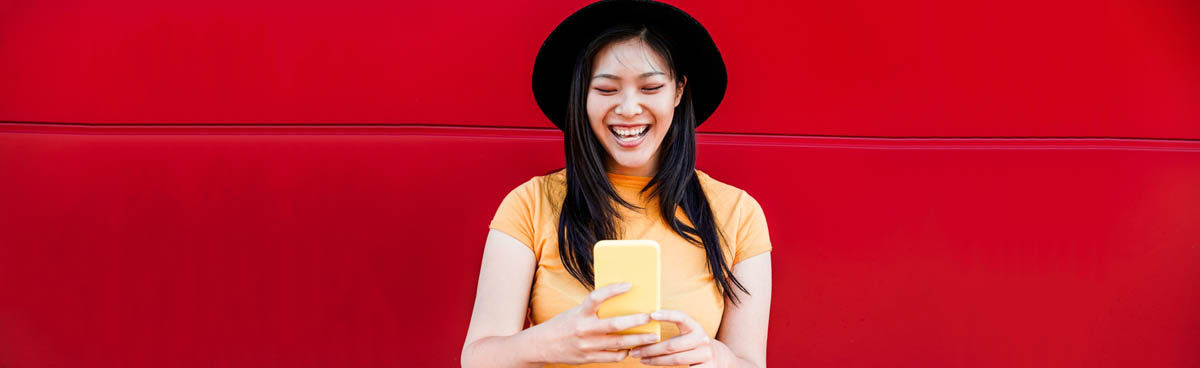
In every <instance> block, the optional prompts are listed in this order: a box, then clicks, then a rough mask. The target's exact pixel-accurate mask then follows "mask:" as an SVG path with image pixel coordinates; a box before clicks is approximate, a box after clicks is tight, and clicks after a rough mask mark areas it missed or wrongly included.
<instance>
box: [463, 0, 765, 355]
mask: <svg viewBox="0 0 1200 368" xmlns="http://www.w3.org/2000/svg"><path fill="white" fill-rule="evenodd" d="M533 79H534V85H533V88H534V95H535V97H536V99H537V101H538V105H539V106H540V107H541V108H542V111H543V112H544V113H545V114H546V116H547V117H548V118H550V120H551V121H553V122H554V123H555V124H556V125H558V127H559V128H560V129H562V130H563V131H564V133H565V136H564V146H563V148H564V154H565V155H566V167H565V168H564V169H562V170H558V171H554V172H551V173H549V174H546V175H542V176H536V177H534V178H532V179H530V180H529V181H527V182H525V183H524V184H522V185H520V186H519V187H517V188H516V189H514V190H513V191H512V192H510V193H509V194H508V196H507V197H505V198H504V200H503V201H502V202H501V204H500V208H499V209H498V210H497V212H496V215H495V217H494V218H493V220H492V222H491V225H490V227H491V230H490V232H489V233H488V237H487V242H486V244H485V245H484V251H483V264H482V267H481V269H480V275H479V286H478V289H477V293H476V296H475V308H474V311H473V313H472V316H471V323H470V328H469V330H468V331H467V337H466V341H465V343H464V345H463V353H462V365H463V366H464V367H540V366H545V365H549V366H559V365H574V364H588V363H594V365H592V364H589V365H588V366H596V367H629V366H643V365H655V366H662V365H667V366H671V365H676V366H679V365H682V366H688V365H691V366H700V367H763V366H765V365H766V342H767V321H768V315H769V311H770V302H771V259H770V250H771V243H770V237H769V236H768V232H767V224H766V219H765V217H764V215H763V212H762V209H761V207H760V206H759V205H758V203H757V202H756V201H755V200H754V198H752V197H751V196H750V195H748V194H746V192H745V191H743V190H741V189H738V188H735V187H733V186H730V185H728V184H725V183H722V182H720V181H717V180H715V179H713V178H712V177H710V176H708V175H707V174H705V173H704V172H702V171H700V170H697V169H696V168H695V165H696V130H695V129H696V126H697V125H699V124H700V123H702V122H703V121H704V120H705V119H707V118H708V117H709V116H710V115H711V114H712V113H713V111H714V110H716V107H717V105H718V104H720V101H721V99H722V98H723V96H724V92H725V83H726V73H725V66H724V62H723V61H722V60H721V56H720V53H719V52H718V51H717V48H716V45H715V44H714V43H713V41H712V39H711V37H710V36H709V35H708V32H707V31H706V30H705V29H704V27H703V26H701V25H700V24H699V23H698V22H697V21H696V20H695V19H693V18H692V17H691V16H689V15H688V14H687V13H684V12H683V11H682V10H679V9H677V8H675V7H672V6H670V5H666V4H663V3H657V2H650V1H629V0H624V1H601V2H598V3H594V4H592V5H589V6H587V7H584V8H583V9H580V10H579V11H577V12H575V13H574V14H572V15H571V16H570V17H568V18H567V19H566V20H564V21H563V22H562V23H561V24H559V26H558V27H557V28H555V30H554V32H552V33H551V34H550V36H549V37H547V39H546V42H545V43H544V44H543V46H542V49H541V50H540V51H539V52H538V57H537V60H536V61H535V63H534V75H533ZM603 239H653V240H655V241H657V242H659V244H660V246H661V247H662V248H661V251H662V260H663V264H662V286H661V289H662V290H661V292H662V304H663V307H664V308H663V310H660V311H656V312H654V313H651V314H637V315H629V316H621V317H614V318H607V319H599V318H597V316H596V308H597V306H598V305H599V304H600V303H602V302H604V301H605V300H606V299H608V298H610V297H612V296H614V295H618V294H620V293H622V292H625V291H628V290H629V285H628V284H616V285H609V286H606V287H600V288H595V287H594V285H593V277H592V268H591V266H592V257H591V256H592V253H591V251H592V246H593V245H594V244H595V242H596V241H599V240H603ZM527 318H528V319H529V320H530V321H531V322H532V324H533V326H532V327H530V328H528V329H524V323H525V321H526V319H527ZM651 320H658V321H662V322H663V324H662V328H663V331H662V340H661V341H659V340H656V339H655V336H653V335H652V334H651V335H612V334H610V333H611V332H616V331H621V330H624V329H627V328H630V327H634V326H638V325H642V324H645V323H648V322H649V321H651ZM629 348H633V349H630V350H621V349H629Z"/></svg>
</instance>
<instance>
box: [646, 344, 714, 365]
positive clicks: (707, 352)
mask: <svg viewBox="0 0 1200 368" xmlns="http://www.w3.org/2000/svg"><path fill="white" fill-rule="evenodd" d="M712 359H713V357H712V349H708V348H700V349H692V350H688V351H681V352H678V353H675V354H668V355H660V356H656V357H649V358H642V364H645V365H681V364H700V363H705V362H709V361H712Z"/></svg>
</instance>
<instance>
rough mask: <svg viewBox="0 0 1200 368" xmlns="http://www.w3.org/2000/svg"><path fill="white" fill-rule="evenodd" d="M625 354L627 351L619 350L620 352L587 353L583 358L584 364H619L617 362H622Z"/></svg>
mask: <svg viewBox="0 0 1200 368" xmlns="http://www.w3.org/2000/svg"><path fill="white" fill-rule="evenodd" d="M627 354H629V351H627V350H621V351H593V352H590V353H587V355H586V356H585V357H584V360H585V361H586V362H588V363H611V362H619V361H621V360H624V359H625V356H626V355H627Z"/></svg>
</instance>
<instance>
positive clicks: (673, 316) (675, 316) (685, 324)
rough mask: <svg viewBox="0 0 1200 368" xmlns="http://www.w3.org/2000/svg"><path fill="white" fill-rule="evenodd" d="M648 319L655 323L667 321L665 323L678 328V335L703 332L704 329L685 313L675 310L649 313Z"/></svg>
mask: <svg viewBox="0 0 1200 368" xmlns="http://www.w3.org/2000/svg"><path fill="white" fill-rule="evenodd" d="M650 318H652V319H654V320H656V321H667V322H672V323H675V325H676V326H678V327H679V334H680V335H685V334H689V333H692V332H694V331H704V327H702V326H700V323H699V322H696V320H694V319H692V317H691V316H688V315H687V313H683V312H680V311H677V310H670V309H661V310H657V311H655V312H654V313H650Z"/></svg>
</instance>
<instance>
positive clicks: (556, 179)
mask: <svg viewBox="0 0 1200 368" xmlns="http://www.w3.org/2000/svg"><path fill="white" fill-rule="evenodd" d="M566 183H567V179H566V170H563V169H560V170H556V171H552V172H549V173H546V174H542V175H534V176H532V177H530V178H529V179H527V180H525V182H523V183H521V184H519V185H517V186H516V187H515V188H512V189H511V190H510V191H509V194H508V197H511V198H512V199H514V200H519V201H521V202H528V203H529V207H537V206H536V204H549V205H551V206H554V205H557V203H559V202H561V197H562V196H563V195H564V193H565V191H564V190H563V189H564V188H565V187H566Z"/></svg>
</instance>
